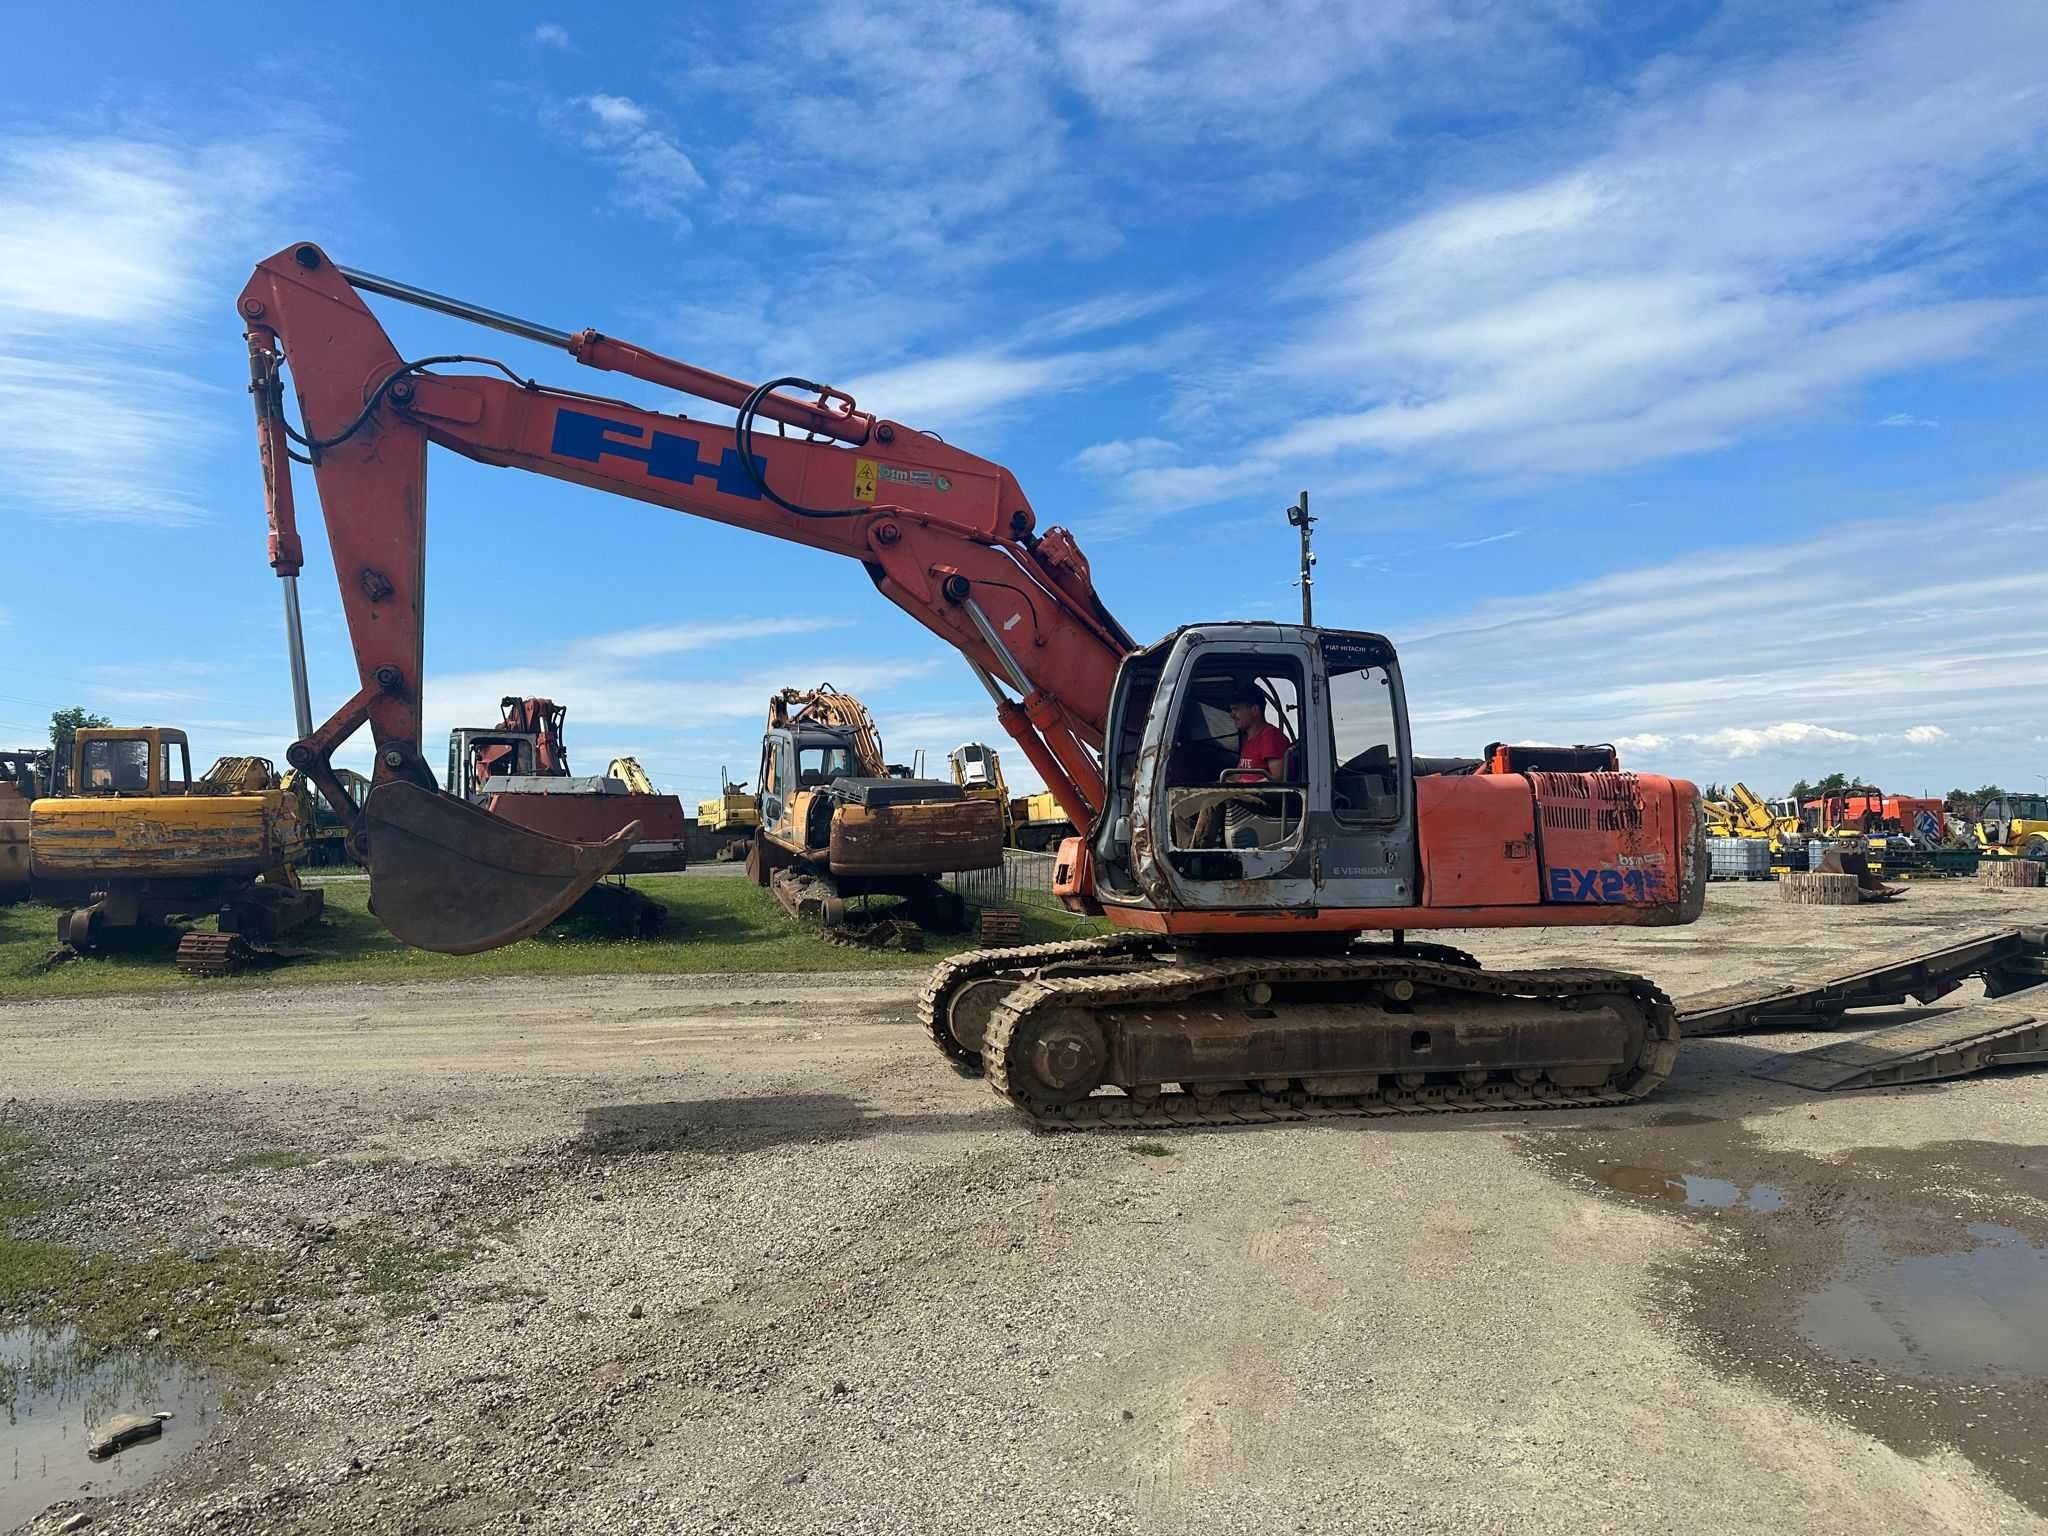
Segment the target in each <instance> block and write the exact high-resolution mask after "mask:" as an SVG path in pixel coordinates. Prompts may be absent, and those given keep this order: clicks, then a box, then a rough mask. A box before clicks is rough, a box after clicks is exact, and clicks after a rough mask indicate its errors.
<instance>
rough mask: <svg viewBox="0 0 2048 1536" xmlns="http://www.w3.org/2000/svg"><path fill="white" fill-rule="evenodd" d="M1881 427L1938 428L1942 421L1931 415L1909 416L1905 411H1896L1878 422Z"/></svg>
mask: <svg viewBox="0 0 2048 1536" xmlns="http://www.w3.org/2000/svg"><path fill="white" fill-rule="evenodd" d="M1878 425H1879V426H1880V427H1926V428H1929V429H1930V430H1931V429H1934V428H1938V427H1939V426H1940V425H1941V423H1940V422H1938V421H1936V420H1935V419H1934V418H1933V417H1931V416H1908V415H1907V414H1906V413H1905V412H1904V411H1898V412H1894V413H1893V414H1892V415H1890V416H1887V417H1885V418H1884V420H1882V421H1880V422H1879V423H1878Z"/></svg>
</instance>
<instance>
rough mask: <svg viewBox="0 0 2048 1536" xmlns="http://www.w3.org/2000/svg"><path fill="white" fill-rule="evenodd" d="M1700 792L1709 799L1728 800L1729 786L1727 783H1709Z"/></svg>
mask: <svg viewBox="0 0 2048 1536" xmlns="http://www.w3.org/2000/svg"><path fill="white" fill-rule="evenodd" d="M1700 793H1701V795H1702V796H1704V797H1705V798H1706V799H1709V800H1726V799H1727V798H1728V786H1727V785H1726V784H1709V785H1708V786H1707V787H1706V788H1705V789H1703V790H1701V791H1700Z"/></svg>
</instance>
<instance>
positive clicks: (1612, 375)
mask: <svg viewBox="0 0 2048 1536" xmlns="http://www.w3.org/2000/svg"><path fill="white" fill-rule="evenodd" d="M2044 52H2048V10H2043V9H2042V8H2040V7H2038V6H2032V5H2004V6H1993V7H1987V8H1982V9H1980V10H1978V11H1976V12H1973V13H1972V18H1971V24H1970V25H1969V26H1967V27H1959V26H1957V25H1956V24H1955V20H1954V16H1953V13H1952V12H1951V10H1950V9H1949V8H1948V7H1946V6H1942V5H1939V4H1935V3H1932V0H1908V3H1905V4H1901V5H1895V6H1893V7H1890V8H1889V9H1886V10H1883V11H1880V12H1877V13H1875V14H1873V15H1870V16H1868V17H1867V18H1866V19H1864V20H1863V21H1861V22H1860V23H1859V24H1857V25H1854V26H1851V27H1848V28H1847V29H1845V30H1830V31H1829V32H1828V33H1827V35H1826V36H1825V38H1823V39H1819V40H1818V41H1817V42H1816V45H1815V48H1814V50H1813V51H1811V52H1807V53H1801V54H1793V55H1788V56H1784V57H1780V58H1777V59H1773V60H1770V61H1768V62H1765V63H1762V64H1755V65H1749V66H1747V67H1740V66H1739V67H1737V68H1734V69H1732V70H1731V69H1726V68H1723V69H1720V70H1717V71H1716V72H1715V73H1714V74H1713V75H1712V76H1711V77H1705V76H1703V75H1702V74H1701V73H1700V71H1699V68H1698V66H1697V65H1695V64H1694V63H1693V62H1692V61H1689V60H1687V59H1685V58H1683V57H1672V58H1667V59H1666V60H1664V61H1663V62H1662V63H1661V64H1660V65H1659V66H1657V67H1656V68H1654V69H1652V70H1651V71H1649V72H1647V73H1646V74H1645V75H1644V76H1643V77H1642V78H1640V79H1639V80H1637V81H1635V82H1633V83H1632V86H1631V88H1630V89H1629V90H1628V91H1627V92H1625V93H1623V94H1621V95H1620V96H1619V97H1617V98H1616V99H1617V101H1618V102H1619V105H1618V106H1617V107H1616V108H1615V110H1614V111H1613V112H1612V113H1611V114H1610V115H1608V116H1606V117H1604V118H1601V117H1597V116H1596V117H1595V118H1594V119H1593V120H1592V124H1593V128H1594V131H1593V133H1592V135H1591V136H1592V137H1593V139H1594V140H1595V142H1596V143H1597V144H1598V145H1599V147H1597V148H1595V149H1594V150H1593V151H1592V152H1590V153H1582V154H1581V155H1580V156H1579V158H1577V159H1576V160H1574V161H1570V162H1567V163H1563V164H1553V165H1552V166H1550V167H1548V168H1546V169H1545V170H1543V171H1541V172H1539V173H1535V174H1530V173H1528V172H1523V173H1522V174H1521V175H1520V176H1519V177H1513V178H1511V179H1509V180H1507V181H1506V182H1505V183H1504V184H1502V185H1498V186H1495V187H1492V188H1487V189H1482V190H1476V191H1471V192H1467V193H1465V194H1462V195H1453V196H1451V197H1449V198H1448V199H1446V200H1445V201H1443V202H1442V203H1440V204H1439V205H1438V206H1436V207H1434V208H1432V209H1429V210H1428V211H1425V212H1423V213H1421V214H1419V215H1417V216H1414V217H1412V218H1409V219H1407V220H1406V221H1404V222H1402V223H1399V224H1396V225H1394V226H1393V227H1391V228H1384V229H1376V230H1372V231H1370V232H1369V233H1367V234H1365V235H1364V236H1363V237H1362V238H1360V239H1359V240H1357V241H1356V242H1354V243H1353V244H1351V245H1350V246H1348V247H1347V248H1345V249H1343V250H1341V251H1339V252H1337V253H1336V254H1334V255H1333V256H1330V257H1329V258H1327V259H1325V260H1323V261H1321V262H1318V263H1316V264H1314V265H1313V266H1312V267H1310V268H1309V269H1308V270H1307V271H1306V272H1305V273H1304V274H1303V275H1302V276H1301V277H1300V278H1299V279H1297V280H1295V281H1294V282H1293V283H1291V284H1290V285H1288V288H1287V290H1286V297H1287V298H1288V299H1289V301H1290V302H1293V303H1295V304H1297V305H1299V306H1300V307H1301V308H1302V310H1303V311H1304V314H1303V318H1302V319H1301V320H1300V322H1299V324H1298V325H1297V326H1296V327H1295V328H1294V330H1293V334H1292V335H1291V337H1289V338H1288V339H1287V340H1286V341H1285V342H1284V343H1283V344H1281V345H1279V346H1277V347H1275V348H1272V349H1270V350H1269V351H1268V352H1267V354H1266V355H1265V356H1264V357H1262V358H1255V359H1254V360H1253V362H1252V364H1251V365H1250V366H1248V367H1244V368H1241V369H1240V370H1238V378H1237V380H1236V383H1235V389H1236V391H1237V396H1236V399H1237V401H1238V402H1242V403H1246V404H1248V405H1249V407H1251V408H1255V409H1262V410H1265V411H1267V412H1268V413H1270V414H1280V415H1281V416H1282V419H1281V422H1280V423H1279V425H1280V426H1281V427H1282V430H1279V431H1277V432H1274V433H1271V434H1269V435H1267V436H1265V437H1264V438H1262V439H1260V440H1259V441H1258V446H1257V447H1256V449H1255V450H1254V451H1252V452H1250V453H1248V454H1246V455H1245V456H1243V457H1242V458H1239V459H1237V460H1234V461H1228V462H1224V463H1220V464H1209V465H1200V466H1187V467H1184V468H1183V469H1181V470H1179V471H1177V472H1175V473H1174V474H1172V475H1171V476H1168V477H1165V478H1161V477H1160V476H1158V475H1157V474H1154V473H1152V472H1149V471H1140V472H1138V473H1135V474H1134V475H1133V476H1132V480H1131V484H1130V485H1129V486H1128V487H1127V488H1126V494H1127V496H1128V497H1129V499H1131V500H1132V501H1134V502H1139V503H1145V502H1151V501H1158V500H1172V501H1174V502H1176V503H1178V504H1181V505H1197V504H1203V503H1213V502H1217V501H1221V500H1225V499H1229V498H1232V497H1235V496H1237V495H1240V494H1242V493H1243V491H1244V490H1245V489H1247V488H1248V487H1249V486H1252V485H1257V484H1262V483H1264V482H1265V481H1266V480H1268V479H1270V478H1271V477H1272V476H1273V475H1274V474H1276V473H1278V472H1279V471H1280V470H1281V469H1282V468H1283V467H1292V466H1298V465H1313V464H1316V463H1318V462H1324V463H1327V462H1331V461H1334V462H1335V463H1336V464H1338V465H1340V466H1343V465H1350V466H1352V467H1358V466H1361V465H1380V466H1385V467H1387V468H1390V469H1393V470H1396V471H1398V472H1400V473H1404V474H1406V475H1408V476H1411V477H1414V476H1421V475H1424V474H1428V473H1435V472H1444V473H1450V474H1458V475H1465V474H1480V475H1488V476H1527V475H1553V474H1578V473H1586V472H1597V471H1604V470H1611V469H1615V468H1619V467H1624V466H1628V465H1632V464H1640V463H1645V462H1649V461H1653V460H1657V459H1661V458H1665V457H1669V456H1672V455H1679V454H1689V453H1697V452H1702V451H1707V450H1711V449H1715V448H1718V447H1722V446H1725V445H1727V444H1729V443H1732V442H1735V441H1737V440H1739V439H1741V438H1743V437H1745V436H1748V435H1750V434H1754V433H1759V432H1770V431H1776V430H1779V429H1780V428H1781V427H1782V426H1783V425H1784V424H1786V423H1787V422H1790V421H1794V420H1797V419H1799V418H1801V417H1805V416H1810V415H1812V414H1814V413H1816V412H1823V411H1828V410H1831V409H1834V408H1836V407H1838V406H1839V405H1840V404H1841V403H1842V402H1843V401H1844V400H1845V398H1846V397H1847V396H1849V395H1850V394H1852V393H1853V392H1854V391H1855V390H1856V389H1858V388H1859V387H1861V386H1863V385H1865V384H1867V383H1869V382H1871V381H1874V380H1878V379H1881V378H1884V377H1886V376H1889V375H1893V374H1897V373H1899V372H1902V371H1905V370H1908V369H1912V368H1918V367H1924V366H1930V365H1935V364H1941V363H1946V362H1950V361H1953V360H1956V359H1958V358H1963V357H1967V356H1972V355H1976V354H1979V353H1981V352H1984V351H1986V350H1988V349H1991V348H1993V347H1996V346H2000V345H2009V346H2014V347H2018V346H2019V345H2020V342H2019V341H2018V340H2017V338H2016V335H2015V333H2016V332H2018V331H2020V330H2021V329H2022V328H2024V327H2025V326H2027V325H2029V324H2031V323H2034V322H2036V321H2038V320H2039V319H2040V317H2041V315H2042V313H2043V310H2042V304H2041V301H2040V299H2039V296H2038V295H2037V294H2035V293H2033V292H2032V291H2030V290H2028V289H2024V288H2023V289H2019V290H2017V291H2015V290H2013V289H2012V288H2011V287H2010V286H2009V285H2010V284H2011V282H2012V281H2013V280H2012V279H2010V278H2002V277H2001V276H2000V275H1999V274H1997V273H1994V272H1993V271H1992V270H1991V269H1990V268H1989V266H1988V265H1979V264H1978V255H1977V253H1978V251H1979V250H1980V249H1982V248H1983V246H1984V245H1985V244H1987V243H1988V242H1986V241H1985V240H1984V239H1983V238H1982V236H1983V231H1984V221H1985V220H1997V219H2001V218H2003V217H2005V214H2004V211H2003V210H2004V209H2005V207H2006V205H2007V203H2008V202H2009V201H2010V199H2011V198H2012V197H2014V196H2015V195H2017V194H2018V193H2020V192H2021V191H2022V190H2023V189H2027V188H2032V187H2035V186H2038V185H2039V183H2040V181H2041V179H2042V177H2043V175H2044V171H2048V155H2044V154H2043V153H2042V150H2043V146H2044V145H2048V93H2044V92H2042V91H2041V90H2040V89H2039V88H2038V78H2037V77H2038V68H2037V61H2038V60H2039V59H2040V58H2041V57H2043V55H2044ZM1582 142H1583V140H1582ZM1488 163H1489V164H1506V165H1509V166H1512V165H1513V164H1514V162H1513V160H1511V159H1507V158H1505V157H1496V159H1495V160H1493V161H1490V162H1488ZM2000 282H2004V283H2005V284H2007V285H2008V286H2007V287H2006V288H2005V289H2004V290H2003V291H2001V290H2000V289H1999V288H1998V287H1997V286H1995V285H1996V284H1998V283H2000ZM1224 382H1225V383H1226V384H1228V383H1229V380H1228V379H1227V378H1226V379H1225V381H1224ZM1195 394H1196V396H1197V398H1199V399H1200V400H1202V401H1204V402H1206V408H1208V409H1216V408H1218V405H1217V401H1218V396H1217V392H1216V389H1215V387H1214V381H1211V380H1205V381H1204V382H1203V384H1202V385H1201V386H1200V387H1199V388H1198V389H1197V390H1196V391H1195ZM1228 403H1229V402H1225V404H1228ZM1283 413H1284V414H1283ZM1297 473H1298V470H1297Z"/></svg>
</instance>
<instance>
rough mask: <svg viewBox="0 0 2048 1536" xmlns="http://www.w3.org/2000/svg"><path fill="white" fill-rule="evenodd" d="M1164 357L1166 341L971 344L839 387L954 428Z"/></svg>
mask: <svg viewBox="0 0 2048 1536" xmlns="http://www.w3.org/2000/svg"><path fill="white" fill-rule="evenodd" d="M1171 355H1172V344H1171V343H1170V342H1169V343H1166V344H1146V345H1132V346H1123V347H1102V348H1097V349H1094V350H1081V351H1072V352H1042V353H1027V352H1023V351H1012V350H1008V349H1005V348H1000V347H983V348H972V349H969V350H967V351H962V352H953V353H948V354H945V355H943V356H939V357H932V358H926V359H924V360H922V361H919V362H914V363H904V364H902V365H900V366H898V367H895V368H888V369H884V370H882V371H881V372H879V373H872V374H867V375H865V376H863V377H860V378H856V379H854V380H852V381H851V382H850V383H849V384H848V386H847V387H848V388H849V389H850V390H851V391H852V393H853V394H854V395H855V396H856V397H857V398H859V399H860V400H861V401H862V403H863V404H865V405H868V406H869V407H871V408H872V409H874V410H877V411H880V412H881V413H883V414H884V415H886V416H890V417H894V418H896V419H897V420H900V421H907V422H910V423H912V424H914V425H917V426H925V427H938V428H956V427H959V426H962V425H967V424H971V423H974V422H977V421H981V420H984V419H986V418H987V417H989V416H990V415H992V414H994V413H995V412H997V411H999V410H1001V409H1002V408H1003V407H1005V406H1009V405H1012V404H1014V403H1016V402H1017V401H1020V400H1026V399H1032V398H1035V397H1039V396H1043V395H1049V394H1058V393H1061V392H1064V391H1067V390H1074V389H1080V388H1083V387H1086V386H1090V385H1095V384H1100V383H1103V382H1105V381H1107V380H1110V379H1116V378H1127V377H1129V376H1131V375H1132V374H1135V373H1140V372H1143V371H1145V370H1147V369H1151V368H1156V367H1158V366H1160V365H1161V364H1162V363H1163V362H1165V361H1166V360H1167V359H1168V358H1169V357H1170V356H1171Z"/></svg>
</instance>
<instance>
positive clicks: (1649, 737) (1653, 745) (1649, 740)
mask: <svg viewBox="0 0 2048 1536" xmlns="http://www.w3.org/2000/svg"><path fill="white" fill-rule="evenodd" d="M1670 745H1671V738H1670V737H1669V736H1659V735H1658V734H1657V733H1656V732H1654V731H1645V732H1643V733H1642V734H1640V735H1636V736H1617V737H1615V738H1614V749H1615V750H1616V751H1617V752H1623V753H1627V752H1661V751H1663V749H1664V748H1666V747H1668V746H1670ZM1624 766H1626V764H1624Z"/></svg>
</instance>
